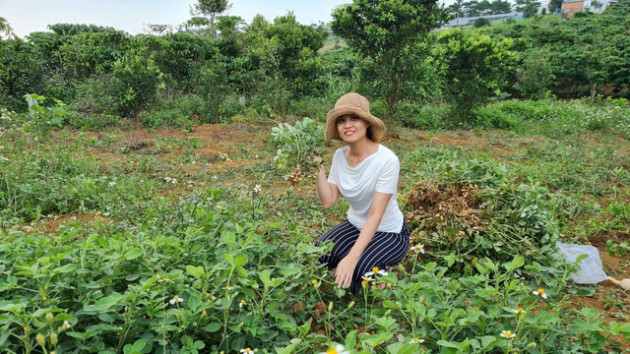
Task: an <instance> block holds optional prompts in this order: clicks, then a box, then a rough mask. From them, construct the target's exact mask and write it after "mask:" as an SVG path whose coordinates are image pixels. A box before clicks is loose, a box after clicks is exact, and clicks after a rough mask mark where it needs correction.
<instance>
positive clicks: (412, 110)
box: [396, 103, 448, 130]
mask: <svg viewBox="0 0 630 354" xmlns="http://www.w3.org/2000/svg"><path fill="white" fill-rule="evenodd" d="M396 115H397V117H398V120H400V121H401V122H402V124H403V125H404V126H406V127H409V128H414V129H425V130H436V129H441V128H444V126H445V122H444V121H445V119H446V116H447V115H448V107H446V106H433V105H428V104H427V105H422V104H417V103H401V104H400V106H399V107H398V111H397V113H396Z"/></svg>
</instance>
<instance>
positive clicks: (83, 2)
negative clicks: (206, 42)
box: [0, 0, 351, 38]
mask: <svg viewBox="0 0 630 354" xmlns="http://www.w3.org/2000/svg"><path fill="white" fill-rule="evenodd" d="M350 2H351V0H258V1H256V0H229V3H231V4H232V7H231V9H230V10H228V11H226V12H225V13H224V14H226V15H235V16H240V17H242V18H243V19H244V20H245V22H247V23H251V20H252V19H253V18H254V16H255V15H256V14H258V13H260V14H261V15H263V16H264V17H265V18H266V19H267V20H268V21H272V20H273V19H274V18H276V17H277V16H282V15H285V14H286V13H287V11H289V10H291V11H293V12H294V13H295V17H296V19H297V20H298V22H300V23H302V24H312V23H315V24H317V23H319V22H324V23H327V22H329V21H331V20H332V18H331V17H330V13H331V12H332V10H333V9H334V8H336V7H337V6H339V5H341V4H345V3H350ZM195 3H197V1H196V0H0V17H4V18H5V19H6V20H7V22H8V23H9V25H10V26H11V27H12V28H13V32H14V33H15V34H16V35H17V36H19V37H22V38H24V37H25V36H26V35H28V34H29V33H31V32H40V31H48V29H47V28H46V26H48V25H49V24H55V23H72V24H94V25H98V26H108V27H114V28H116V29H119V30H123V31H126V32H127V33H129V34H132V35H134V34H138V33H147V30H146V25H147V24H170V25H172V26H173V28H176V27H177V26H178V25H180V24H182V23H184V22H185V21H186V20H188V19H189V18H190V17H192V16H191V14H190V6H191V5H193V4H195Z"/></svg>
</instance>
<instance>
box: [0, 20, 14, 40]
mask: <svg viewBox="0 0 630 354" xmlns="http://www.w3.org/2000/svg"><path fill="white" fill-rule="evenodd" d="M0 32H4V34H6V35H7V36H10V35H11V34H13V29H12V28H11V26H10V25H9V22H7V20H6V19H5V18H4V17H0Z"/></svg>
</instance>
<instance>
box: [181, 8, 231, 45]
mask: <svg viewBox="0 0 630 354" xmlns="http://www.w3.org/2000/svg"><path fill="white" fill-rule="evenodd" d="M230 6H231V5H230V3H228V0H197V4H195V11H191V13H192V15H203V16H204V17H206V18H207V19H208V21H207V22H205V21H203V20H202V19H200V18H198V17H193V18H192V19H191V20H189V21H188V22H187V24H192V25H197V26H200V25H206V24H207V25H209V26H210V36H211V37H212V38H213V39H215V38H216V36H217V32H216V26H215V18H216V17H217V15H219V14H220V13H222V12H224V11H226V10H227V9H229V8H230ZM191 21H192V22H191ZM204 22H205V23H204Z"/></svg>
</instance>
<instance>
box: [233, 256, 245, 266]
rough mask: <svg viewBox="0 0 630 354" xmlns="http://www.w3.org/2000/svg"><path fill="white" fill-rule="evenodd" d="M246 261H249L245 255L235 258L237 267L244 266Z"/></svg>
mask: <svg viewBox="0 0 630 354" xmlns="http://www.w3.org/2000/svg"><path fill="white" fill-rule="evenodd" d="M245 263H247V257H245V256H238V257H236V258H234V264H235V265H236V266H237V267H239V266H242V265H244V264H245Z"/></svg>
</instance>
